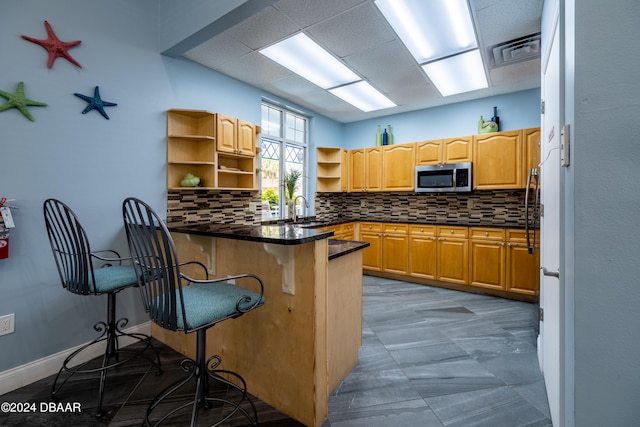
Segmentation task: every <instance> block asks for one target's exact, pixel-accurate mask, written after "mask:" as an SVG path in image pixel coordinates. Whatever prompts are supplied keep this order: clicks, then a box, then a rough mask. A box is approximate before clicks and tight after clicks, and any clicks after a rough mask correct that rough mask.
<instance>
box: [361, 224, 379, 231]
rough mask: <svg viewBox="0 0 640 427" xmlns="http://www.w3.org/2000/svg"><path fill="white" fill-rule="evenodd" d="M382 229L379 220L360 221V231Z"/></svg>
mask: <svg viewBox="0 0 640 427" xmlns="http://www.w3.org/2000/svg"><path fill="white" fill-rule="evenodd" d="M371 231H378V232H380V231H382V223H381V222H363V223H360V232H361V233H362V232H371Z"/></svg>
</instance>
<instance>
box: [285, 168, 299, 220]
mask: <svg viewBox="0 0 640 427" xmlns="http://www.w3.org/2000/svg"><path fill="white" fill-rule="evenodd" d="M301 177H302V172H301V171H300V170H298V169H291V170H290V171H289V172H287V173H286V174H285V175H284V179H283V184H284V195H285V200H286V201H287V211H288V216H287V217H288V218H293V210H294V209H295V205H294V199H295V194H294V193H295V191H296V186H297V185H298V181H299V180H300V178H301Z"/></svg>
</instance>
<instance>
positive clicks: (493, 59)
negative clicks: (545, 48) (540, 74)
mask: <svg viewBox="0 0 640 427" xmlns="http://www.w3.org/2000/svg"><path fill="white" fill-rule="evenodd" d="M540 44H541V43H540V33H539V32H538V33H535V34H530V35H528V36H524V37H520V38H517V39H514V40H510V41H507V42H502V43H498V44H495V45H493V46H490V47H489V48H487V55H488V57H489V64H490V68H492V69H493V68H498V67H504V66H505V65H511V64H515V63H517V62H522V61H529V60H530V59H535V58H539V57H540Z"/></svg>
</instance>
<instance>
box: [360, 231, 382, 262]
mask: <svg viewBox="0 0 640 427" xmlns="http://www.w3.org/2000/svg"><path fill="white" fill-rule="evenodd" d="M359 240H360V241H362V242H368V243H369V246H368V247H366V248H364V249H363V250H362V268H364V269H368V270H381V269H382V223H379V222H363V223H361V224H360V237H359Z"/></svg>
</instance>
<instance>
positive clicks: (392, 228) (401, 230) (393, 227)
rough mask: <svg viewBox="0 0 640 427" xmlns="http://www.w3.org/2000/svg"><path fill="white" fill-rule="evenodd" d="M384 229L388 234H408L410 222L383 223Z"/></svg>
mask: <svg viewBox="0 0 640 427" xmlns="http://www.w3.org/2000/svg"><path fill="white" fill-rule="evenodd" d="M382 231H383V232H384V233H386V234H407V233H408V232H409V224H383V226H382Z"/></svg>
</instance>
